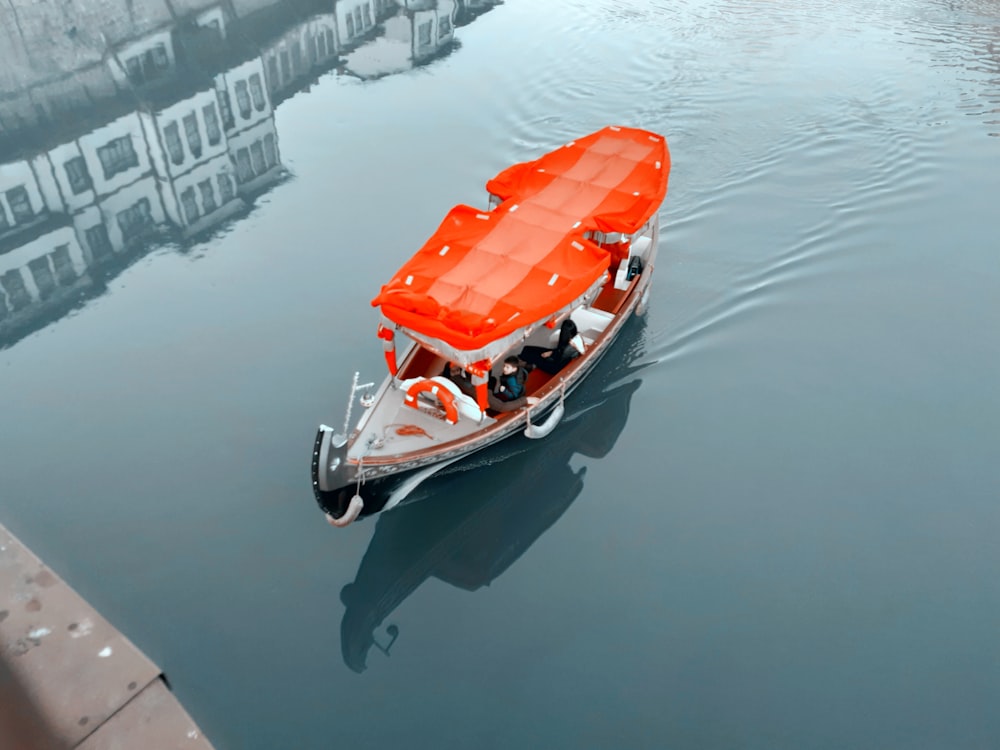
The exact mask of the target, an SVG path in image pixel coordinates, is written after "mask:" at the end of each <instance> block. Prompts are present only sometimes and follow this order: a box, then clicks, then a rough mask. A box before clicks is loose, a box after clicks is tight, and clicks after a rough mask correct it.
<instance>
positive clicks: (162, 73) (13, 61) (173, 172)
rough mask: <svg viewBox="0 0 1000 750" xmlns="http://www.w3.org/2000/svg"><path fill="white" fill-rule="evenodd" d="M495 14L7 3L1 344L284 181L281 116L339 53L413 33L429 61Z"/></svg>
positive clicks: (140, 1)
mask: <svg viewBox="0 0 1000 750" xmlns="http://www.w3.org/2000/svg"><path fill="white" fill-rule="evenodd" d="M494 4H495V3H494V2H483V1H482V0H480V1H478V2H477V1H475V0H469V2H461V1H460V0H430V1H428V0H423V2H419V3H417V2H413V0H336V1H335V2H332V3H330V2H322V3H320V2H312V1H311V0H295V1H292V0H285V1H284V2H273V0H271V1H268V0H231V2H226V3H218V2H199V0H186V2H182V3H180V4H178V3H176V2H167V0H137V2H132V3H128V4H127V7H126V6H125V5H123V7H120V8H119V7H116V5H115V4H114V3H106V4H100V5H97V6H91V5H88V6H87V7H86V8H77V7H76V6H67V8H65V9H64V8H62V7H60V8H56V7H55V6H51V5H50V4H39V3H32V2H31V1H30V0H11V2H10V3H8V4H4V5H0V29H5V30H6V31H5V32H4V33H5V36H4V37H3V38H2V40H0V347H5V346H9V345H11V344H13V343H14V342H16V341H17V340H19V339H20V338H22V337H23V336H24V335H26V334H27V333H29V332H31V331H33V330H36V329H37V328H39V327H41V326H44V325H47V324H48V323H50V322H52V321H54V320H56V319H58V318H59V317H61V316H62V315H64V314H65V313H66V312H67V311H68V310H69V309H71V308H72V307H74V306H77V305H79V304H81V303H83V302H85V301H86V300H87V299H88V298H90V297H92V296H94V295H95V294H99V293H100V292H101V290H102V289H103V288H104V286H103V282H102V279H106V278H107V277H108V276H109V275H114V274H115V273H117V272H119V271H120V270H121V269H122V268H123V267H124V266H125V265H127V264H128V263H129V262H131V261H133V260H135V259H136V258H138V257H140V256H141V255H143V254H145V253H146V252H148V251H149V250H150V249H151V248H153V247H155V246H156V245H158V244H160V243H162V242H164V241H171V242H174V243H178V244H180V245H181V246H182V247H183V246H185V245H187V244H189V243H191V242H192V241H194V240H195V239H196V238H202V237H203V236H204V235H205V234H206V233H207V232H209V231H211V230H213V229H215V228H217V227H218V226H219V225H220V224H222V223H223V222H226V221H229V220H232V219H233V218H234V217H238V216H240V215H242V214H245V213H246V212H247V210H248V208H249V207H250V205H252V204H253V202H254V201H255V200H256V198H257V197H258V196H259V195H260V194H262V193H263V192H266V191H267V190H269V189H271V188H273V187H274V186H275V185H276V184H278V183H279V182H281V181H282V180H283V179H285V178H286V177H287V176H288V173H287V171H286V170H285V169H284V167H283V166H282V163H281V151H280V147H279V138H278V132H277V129H276V127H275V117H274V112H275V108H276V107H277V106H278V105H279V104H280V103H281V102H282V101H284V100H285V99H287V98H288V97H289V96H291V95H293V94H295V93H296V92H298V91H301V90H303V89H306V88H307V87H308V86H309V85H310V84H311V83H312V82H313V81H315V80H316V79H317V77H318V76H320V75H322V74H324V73H328V72H330V71H333V70H338V71H344V70H346V68H345V65H344V60H345V57H349V56H351V55H353V54H355V53H356V52H357V51H358V50H359V49H360V48H362V47H363V46H365V45H372V44H375V43H377V42H379V40H381V39H385V38H388V36H389V35H390V34H394V35H399V34H403V35H404V36H405V34H407V33H409V34H411V35H415V36H413V40H414V41H412V44H411V45H410V48H411V49H412V50H414V54H413V56H412V57H411V58H410V62H411V63H412V64H418V63H421V62H423V61H426V60H427V59H430V58H432V57H433V56H434V54H435V53H436V52H437V51H439V50H440V49H441V48H442V46H444V45H446V44H447V43H450V42H451V40H452V37H453V33H454V27H455V26H456V25H460V24H461V23H462V22H468V21H470V20H471V19H472V18H474V17H475V16H476V15H477V14H478V13H481V12H482V11H483V10H487V9H488V8H489V7H491V6H492V5H494ZM15 16H16V18H17V23H15V22H14V21H15ZM428 18H432V19H433V20H432V25H433V34H432V38H431V41H430V43H428V44H424V43H423V41H422V40H424V38H425V37H426V26H425V24H426V23H427V19H428ZM404 27H405V28H404ZM54 29H55V30H61V32H62V33H54V32H53V30H54ZM442 29H443V30H444V31H442ZM361 59H363V56H362V58H361ZM397 68H398V69H402V67H400V66H399V65H396V66H395V67H394V68H393V69H392V70H389V71H385V72H382V73H380V74H379V75H384V74H386V73H387V72H395V70H396V69H397Z"/></svg>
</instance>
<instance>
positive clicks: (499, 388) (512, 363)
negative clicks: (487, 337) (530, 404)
mask: <svg viewBox="0 0 1000 750" xmlns="http://www.w3.org/2000/svg"><path fill="white" fill-rule="evenodd" d="M527 379H528V371H527V370H525V369H524V367H522V366H521V360H519V359H518V358H517V357H515V356H514V355H513V354H512V355H511V356H509V357H507V359H505V360H504V361H503V370H501V372H500V377H499V378H497V382H496V387H495V388H494V389H493V393H495V394H496V397H497V398H498V399H500V400H501V401H513V400H514V399H517V398H521V396H523V395H524V382H525V381H526V380H527Z"/></svg>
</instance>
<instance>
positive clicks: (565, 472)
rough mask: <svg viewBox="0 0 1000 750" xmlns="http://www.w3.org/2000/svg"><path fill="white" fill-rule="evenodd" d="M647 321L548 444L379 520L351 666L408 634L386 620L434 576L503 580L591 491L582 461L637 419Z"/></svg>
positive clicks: (515, 442)
mask: <svg viewBox="0 0 1000 750" xmlns="http://www.w3.org/2000/svg"><path fill="white" fill-rule="evenodd" d="M644 327H645V322H644V321H643V319H641V318H634V319H633V320H631V321H629V322H628V323H627V324H626V328H625V330H624V331H623V332H622V334H621V340H620V341H619V342H618V346H616V347H615V348H613V349H612V350H611V352H610V354H609V356H611V357H614V356H616V355H617V354H618V353H619V352H624V354H623V355H622V356H621V359H619V360H617V361H616V362H615V363H614V364H612V363H611V362H609V361H607V360H605V361H604V362H602V363H600V364H599V365H598V366H597V369H595V371H594V372H593V373H592V374H591V375H590V377H589V378H588V380H587V381H585V382H584V383H583V384H582V385H581V386H580V387H579V388H578V389H577V390H576V391H575V392H574V393H573V395H572V396H571V397H570V398H568V399H567V401H566V416H565V417H564V418H563V421H562V422H561V423H560V425H559V427H558V428H557V429H556V430H555V432H553V433H552V434H551V435H549V436H548V437H546V438H545V439H544V440H543V441H537V440H528V439H527V438H524V437H515V438H509V439H508V440H507V441H504V442H503V443H501V444H499V445H497V446H495V447H494V448H493V449H490V450H488V451H484V453H483V454H481V455H477V456H472V457H470V458H469V459H468V460H466V461H464V462H462V463H460V464H456V465H455V466H454V467H452V468H451V469H449V470H446V472H449V473H445V474H444V475H441V476H437V477H434V478H432V479H430V480H428V481H427V482H425V483H424V484H423V485H421V486H420V487H419V488H418V489H417V490H416V491H415V492H414V494H413V495H411V496H410V497H409V498H408V499H407V501H406V503H405V504H404V505H402V506H400V507H398V508H395V509H392V510H389V511H386V512H385V513H383V514H382V515H380V516H379V518H378V521H377V524H376V527H375V534H374V536H373V537H372V540H371V542H370V544H369V545H368V550H367V551H366V552H365V556H364V558H363V559H362V561H361V565H360V567H359V569H358V572H357V575H356V576H355V578H354V581H353V582H352V583H349V584H347V585H346V586H344V588H343V589H342V591H341V600H342V602H343V604H344V606H345V607H346V611H345V612H344V616H343V620H342V622H341V650H342V654H343V658H344V663H345V664H347V666H348V667H350V668H351V669H352V670H354V671H355V672H362V671H364V670H365V668H366V666H367V657H368V652H369V651H370V650H371V648H372V647H373V646H374V647H376V648H378V649H379V650H381V651H382V652H383V653H386V654H388V653H389V649H390V647H391V646H392V644H393V643H394V642H395V639H396V637H397V636H398V635H399V629H398V627H397V626H396V625H393V624H390V625H388V627H387V628H386V630H385V632H384V633H379V634H378V635H376V631H377V630H378V629H379V628H380V627H381V625H382V623H383V621H384V620H385V619H386V618H387V617H388V616H389V615H390V614H391V613H392V612H393V611H394V610H395V609H396V608H397V607H398V606H399V605H400V604H401V603H402V602H403V601H404V600H405V599H406V598H407V597H408V596H409V595H410V594H412V593H413V592H414V591H415V590H416V589H417V588H419V586H420V585H421V584H422V583H423V582H424V581H425V580H427V579H428V578H430V577H434V578H437V579H438V580H441V581H444V582H446V583H449V584H451V585H453V586H457V587H458V588H461V589H465V590H467V591H475V590H476V589H478V588H480V587H482V586H485V585H487V584H489V583H490V582H491V581H493V580H494V579H496V578H497V577H498V576H500V575H501V574H502V573H503V572H504V571H505V570H507V568H509V567H510V566H511V565H512V564H513V563H514V561H515V560H517V559H518V558H519V557H520V556H521V555H522V554H524V552H525V551H526V550H527V549H528V548H529V547H530V546H531V545H532V544H533V543H534V542H535V540H536V539H538V538H539V537H540V536H541V535H542V534H543V533H544V532H545V531H546V530H547V529H548V528H549V527H550V526H552V524H554V523H555V522H556V521H557V520H558V519H559V518H560V516H562V514H563V513H564V512H565V511H566V509H567V508H568V507H569V506H570V504H571V503H572V502H573V501H574V500H575V499H576V497H577V496H578V495H579V494H580V491H581V490H582V489H583V482H584V475H585V473H586V467H583V468H580V469H578V470H574V469H573V467H572V465H571V459H573V457H574V456H575V455H577V454H580V455H582V456H586V457H587V458H593V459H599V458H603V457H604V456H606V455H607V454H608V453H609V452H610V450H611V448H612V447H613V446H614V444H615V442H616V441H617V440H618V437H619V435H621V432H622V430H623V429H624V427H625V424H626V422H627V421H628V415H629V407H630V404H631V400H632V395H633V394H634V393H635V391H636V390H637V389H638V388H639V385H640V384H641V382H642V381H641V380H640V379H639V378H638V377H637V370H638V368H637V367H633V364H632V363H633V362H634V361H635V359H636V357H637V355H638V354H639V352H640V350H641V345H642V332H643V329H644Z"/></svg>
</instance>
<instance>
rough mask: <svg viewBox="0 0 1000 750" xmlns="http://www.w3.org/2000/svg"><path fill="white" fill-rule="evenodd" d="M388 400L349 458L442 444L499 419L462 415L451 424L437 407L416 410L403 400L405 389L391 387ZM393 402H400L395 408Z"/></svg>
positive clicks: (385, 455)
mask: <svg viewBox="0 0 1000 750" xmlns="http://www.w3.org/2000/svg"><path fill="white" fill-rule="evenodd" d="M383 400H384V403H383V404H381V405H380V407H379V408H378V409H374V410H373V412H372V414H371V415H370V417H369V420H368V421H367V422H366V423H365V425H364V428H363V429H362V430H361V433H360V434H359V435H358V437H357V439H356V440H355V441H354V445H353V447H352V449H351V451H350V452H349V454H348V456H349V458H351V459H352V460H353V459H356V458H357V457H358V456H359V455H364V457H365V459H366V460H367V459H373V460H375V461H378V460H380V459H385V458H388V457H390V456H396V455H399V454H402V453H410V452H412V451H421V450H424V449H426V448H433V447H436V446H441V445H443V444H445V443H447V442H451V441H453V440H460V439H462V438H465V437H468V436H469V435H472V434H475V433H477V432H479V431H480V430H481V429H482V428H483V427H484V426H485V425H487V424H491V423H493V422H495V421H496V420H494V419H493V418H492V417H489V416H484V417H483V421H482V422H474V421H473V420H471V419H467V418H464V417H462V418H459V420H458V422H457V424H449V423H448V422H446V421H445V420H444V417H443V415H442V414H440V413H439V411H438V410H437V409H435V408H434V407H424V406H421V407H420V408H418V409H414V408H413V407H412V406H407V405H405V404H404V403H403V392H402V391H401V390H399V389H395V390H392V389H390V390H389V391H387V392H386V393H385V395H384V396H383ZM390 401H396V402H397V406H396V408H394V409H393V408H391V406H390V403H389V402H390Z"/></svg>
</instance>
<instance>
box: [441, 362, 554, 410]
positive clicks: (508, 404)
mask: <svg viewBox="0 0 1000 750" xmlns="http://www.w3.org/2000/svg"><path fill="white" fill-rule="evenodd" d="M522 369H523V368H522ZM441 374H442V375H444V376H445V377H446V378H448V379H449V380H451V382H453V383H454V384H455V385H457V386H458V388H459V390H461V391H462V393H464V394H465V395H466V396H469V397H470V398H476V386H474V385H473V384H472V380H471V379H470V378H469V374H468V373H467V372H466V371H465V370H463V369H462V367H461V365H457V364H455V363H454V362H445V365H444V369H443V370H442V371H441ZM525 377H527V373H525ZM494 387H495V386H494ZM486 399H487V401H488V402H489V406H488V407H487V408H488V410H489V412H490V413H493V412H496V413H499V414H502V413H504V412H510V411H516V410H517V409H520V408H521V407H522V406H525V405H529V406H532V405H534V404H536V403H538V399H537V398H535V397H534V396H525V395H524V392H523V390H522V393H521V395H520V396H518V397H516V398H512V399H510V400H509V401H505V400H504V399H502V398H500V397H499V396H497V394H496V393H494V392H493V388H492V387H491V388H490V390H488V391H487V392H486Z"/></svg>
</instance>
